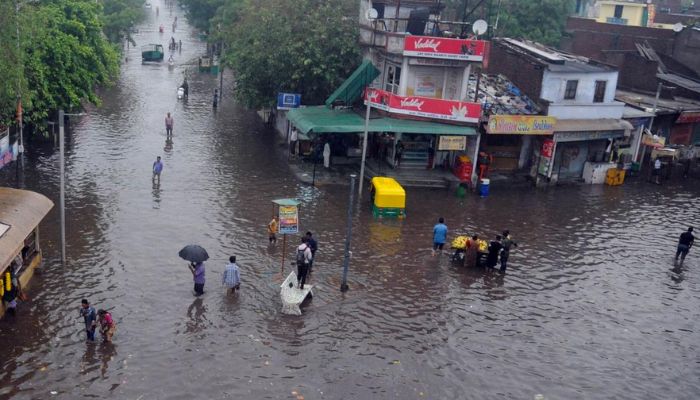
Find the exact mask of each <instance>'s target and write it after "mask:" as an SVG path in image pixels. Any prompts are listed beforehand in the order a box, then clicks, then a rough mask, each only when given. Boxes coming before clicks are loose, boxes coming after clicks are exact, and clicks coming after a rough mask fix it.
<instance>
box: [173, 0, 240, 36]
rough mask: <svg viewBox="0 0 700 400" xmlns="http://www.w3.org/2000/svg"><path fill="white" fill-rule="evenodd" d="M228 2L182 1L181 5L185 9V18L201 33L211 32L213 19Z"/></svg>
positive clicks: (211, 0)
mask: <svg viewBox="0 0 700 400" xmlns="http://www.w3.org/2000/svg"><path fill="white" fill-rule="evenodd" d="M232 2H235V0H233V1H231V0H229V1H228V2H227V1H226V0H181V4H182V5H184V7H185V16H186V17H187V21H188V22H189V23H190V25H192V26H194V27H195V28H197V29H199V30H200V31H205V32H210V31H211V29H210V27H211V24H210V22H211V19H212V18H214V16H215V15H216V14H217V11H218V10H219V8H220V7H222V6H224V5H226V4H227V3H232Z"/></svg>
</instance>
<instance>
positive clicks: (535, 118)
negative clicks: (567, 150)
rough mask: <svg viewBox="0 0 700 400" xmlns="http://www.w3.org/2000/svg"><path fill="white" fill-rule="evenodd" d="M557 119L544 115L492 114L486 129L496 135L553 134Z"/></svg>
mask: <svg viewBox="0 0 700 400" xmlns="http://www.w3.org/2000/svg"><path fill="white" fill-rule="evenodd" d="M556 123H557V119H556V118H554V117H546V116H542V115H491V116H489V123H488V125H487V126H486V131H487V132H488V133H490V134H494V135H551V134H553V133H554V128H555V126H556Z"/></svg>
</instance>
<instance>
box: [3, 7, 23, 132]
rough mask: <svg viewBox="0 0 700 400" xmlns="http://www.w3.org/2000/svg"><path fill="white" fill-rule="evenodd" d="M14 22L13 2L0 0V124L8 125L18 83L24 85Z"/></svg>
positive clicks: (13, 112)
mask: <svg viewBox="0 0 700 400" xmlns="http://www.w3.org/2000/svg"><path fill="white" fill-rule="evenodd" d="M16 22H17V21H16V19H15V7H14V4H12V2H9V1H0V54H2V56H0V76H1V77H2V79H1V80H0V126H2V125H8V124H9V123H10V122H11V121H12V119H13V118H14V115H15V107H16V105H17V100H16V99H17V94H18V85H21V86H24V82H23V80H22V75H21V68H20V59H19V54H20V53H19V52H18V51H17V35H16V31H17V30H16V27H17V24H16Z"/></svg>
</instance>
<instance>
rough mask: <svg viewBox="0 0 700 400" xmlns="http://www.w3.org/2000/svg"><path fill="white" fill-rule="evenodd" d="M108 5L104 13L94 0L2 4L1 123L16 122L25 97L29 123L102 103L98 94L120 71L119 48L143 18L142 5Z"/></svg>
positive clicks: (128, 1) (119, 0)
mask: <svg viewBox="0 0 700 400" xmlns="http://www.w3.org/2000/svg"><path fill="white" fill-rule="evenodd" d="M104 3H105V6H106V8H104V9H103V7H102V4H101V3H100V2H95V1H94V0H46V1H41V2H27V1H25V2H21V3H20V8H19V10H18V11H17V10H16V9H15V4H13V2H9V1H2V2H0V51H2V54H3V57H0V74H1V76H2V77H3V79H2V80H0V123H5V124H7V123H9V122H11V121H12V120H13V119H14V118H15V110H16V101H17V97H18V94H20V93H21V97H22V105H23V108H24V121H25V122H27V123H33V122H38V121H41V120H43V119H45V118H46V117H47V116H48V115H49V113H50V112H52V111H55V110H57V109H59V108H65V109H67V110H69V109H71V108H75V107H78V106H80V104H81V103H82V102H83V101H89V102H92V103H99V98H98V97H97V96H96V94H95V89H96V88H97V87H98V86H101V85H107V84H109V83H110V81H111V80H112V78H113V77H114V76H116V74H117V73H118V70H119V55H118V51H117V48H118V47H117V46H116V45H115V43H119V42H121V41H122V40H123V38H124V37H125V35H126V34H128V31H129V28H130V27H131V26H133V24H134V23H137V22H139V20H140V18H142V17H143V10H142V8H141V6H142V4H143V1H141V0H110V1H105V2H104ZM17 28H19V37H18V36H17ZM108 37H109V38H110V39H112V41H113V43H110V42H109V41H108V39H107V38H108ZM18 42H19V50H18V46H17V44H18Z"/></svg>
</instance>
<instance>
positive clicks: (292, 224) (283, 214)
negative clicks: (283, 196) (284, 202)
mask: <svg viewBox="0 0 700 400" xmlns="http://www.w3.org/2000/svg"><path fill="white" fill-rule="evenodd" d="M279 219H280V225H279V230H280V232H279V233H282V234H287V233H299V208H298V207H297V206H280V211H279Z"/></svg>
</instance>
